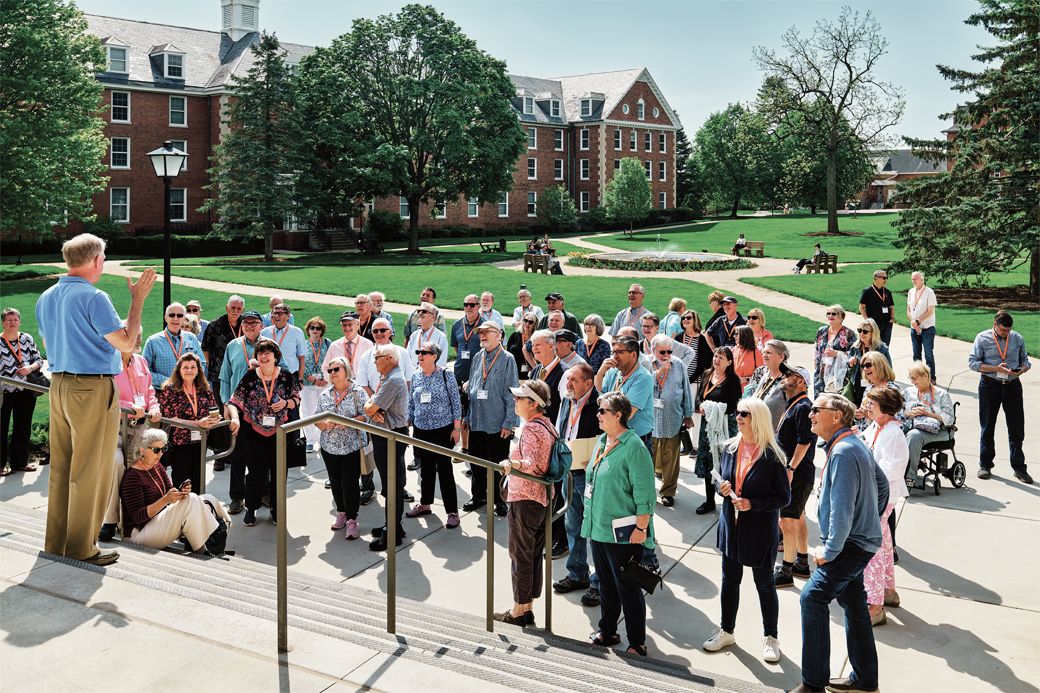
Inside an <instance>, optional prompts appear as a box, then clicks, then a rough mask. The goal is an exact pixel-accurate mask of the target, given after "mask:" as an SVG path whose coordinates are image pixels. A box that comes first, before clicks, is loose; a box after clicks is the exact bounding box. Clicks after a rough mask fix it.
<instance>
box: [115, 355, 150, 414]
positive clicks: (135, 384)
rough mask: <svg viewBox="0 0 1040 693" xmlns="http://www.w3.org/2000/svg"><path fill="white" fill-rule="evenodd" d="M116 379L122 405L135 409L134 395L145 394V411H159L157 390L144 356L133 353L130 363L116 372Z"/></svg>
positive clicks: (120, 404)
mask: <svg viewBox="0 0 1040 693" xmlns="http://www.w3.org/2000/svg"><path fill="white" fill-rule="evenodd" d="M115 381H116V387H117V388H119V406H120V407H125V408H127V409H133V408H134V395H135V394H136V395H144V410H145V412H146V413H148V414H156V413H158V411H159V401H158V400H157V399H156V398H155V390H154V389H153V388H152V374H151V372H150V371H149V370H148V362H147V361H146V360H145V358H144V357H143V356H141V355H140V354H134V355H132V356H131V357H130V363H129V365H127V367H126V368H124V369H123V370H121V371H120V372H119V373H118V374H116V377H115Z"/></svg>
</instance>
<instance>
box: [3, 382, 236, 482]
mask: <svg viewBox="0 0 1040 693" xmlns="http://www.w3.org/2000/svg"><path fill="white" fill-rule="evenodd" d="M0 384H3V385H14V386H16V387H19V388H21V389H23V390H32V391H33V392H39V393H40V394H42V395H47V394H49V393H50V391H51V389H50V388H49V387H47V386H46V385H37V384H35V383H30V382H26V381H24V380H18V379H17V378H10V377H8V376H6V375H0ZM2 401H3V390H0V402H2ZM119 413H120V422H119V426H120V429H121V430H122V436H123V441H124V442H125V441H126V436H128V435H129V434H130V431H129V428H130V426H129V421H130V416H129V415H130V414H133V413H134V410H133V409H128V408H126V407H120V408H119ZM159 423H161V424H165V425H167V426H173V427H174V428H184V429H187V430H189V431H198V432H199V433H200V434H201V441H200V442H201V445H200V448H201V450H200V453H199V488H197V489H192V491H194V492H195V493H197V494H199V495H202V494H203V493H205V492H206V463H207V462H213V461H215V460H222V459H224V458H225V457H227V456H228V455H230V454H231V453H233V452H234V451H235V444H236V443H237V442H238V436H231V447H229V448H228V449H227V450H224V451H222V452H215V453H213V454H212V455H207V454H206V443H207V442H208V439H209V432H210V431H212V430H214V429H217V428H224V427H226V426H229V425H230V424H231V421H230V420H229V419H221V420H220V421H219V422H218V423H215V424H213V425H212V426H209V427H203V426H200V425H198V424H194V423H191V422H190V421H183V420H181V419H176V420H175V419H169V418H167V417H165V416H163V417H161V418H160V419H159Z"/></svg>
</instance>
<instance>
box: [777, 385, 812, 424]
mask: <svg viewBox="0 0 1040 693" xmlns="http://www.w3.org/2000/svg"><path fill="white" fill-rule="evenodd" d="M808 398H809V395H807V394H805V393H804V392H803V393H802V394H800V395H798V396H797V397H795V398H794V401H792V402H791V403H790V404H789V405H787V409H785V410H784V415H783V416H781V417H780V423H778V424H777V425H776V432H777V433H779V432H780V427H781V426H783V425H784V422H785V421H787V417H788V415H789V414H790V413H791V410H792V409H794V405H796V404H798V403H799V402H801V401H802V400H803V399H808Z"/></svg>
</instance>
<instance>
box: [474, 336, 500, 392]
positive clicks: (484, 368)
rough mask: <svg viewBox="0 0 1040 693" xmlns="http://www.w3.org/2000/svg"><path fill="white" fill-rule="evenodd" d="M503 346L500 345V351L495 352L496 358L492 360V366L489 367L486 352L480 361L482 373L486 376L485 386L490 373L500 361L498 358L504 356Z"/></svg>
mask: <svg viewBox="0 0 1040 693" xmlns="http://www.w3.org/2000/svg"><path fill="white" fill-rule="evenodd" d="M502 351H503V349H502V345H501V344H499V345H498V349H497V350H496V351H495V358H493V359H491V365H490V366H489V365H487V352H486V351H485V352H484V358H482V359H480V372H481V374H482V375H483V376H484V380H483V381H482V382H483V384H484V385H485V386H486V385H487V379H488V373H490V372H491V369H492V368H494V367H495V361H498V357H499V356H501V355H502Z"/></svg>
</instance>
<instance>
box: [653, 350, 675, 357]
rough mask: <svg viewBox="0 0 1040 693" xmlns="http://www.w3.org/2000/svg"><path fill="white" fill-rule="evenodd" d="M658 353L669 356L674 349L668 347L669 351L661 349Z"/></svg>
mask: <svg viewBox="0 0 1040 693" xmlns="http://www.w3.org/2000/svg"><path fill="white" fill-rule="evenodd" d="M657 353H658V354H660V355H661V356H668V355H669V354H671V353H672V350H671V349H668V350H667V351H659V352H657Z"/></svg>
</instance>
